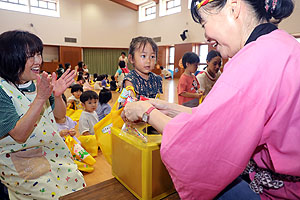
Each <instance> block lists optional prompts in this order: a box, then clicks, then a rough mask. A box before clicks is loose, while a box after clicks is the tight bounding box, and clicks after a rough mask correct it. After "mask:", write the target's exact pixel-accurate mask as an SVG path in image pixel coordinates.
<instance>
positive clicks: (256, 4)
mask: <svg viewBox="0 0 300 200" xmlns="http://www.w3.org/2000/svg"><path fill="white" fill-rule="evenodd" d="M244 1H245V2H247V4H248V5H250V6H251V7H252V9H253V11H254V12H255V14H256V18H257V20H258V21H263V20H267V21H268V22H269V21H270V19H272V18H274V19H276V20H277V21H276V22H275V23H279V22H280V21H281V20H282V19H284V18H286V17H288V16H290V15H291V14H292V12H293V10H294V2H293V1H292V0H276V2H277V3H276V4H275V7H273V6H272V5H273V2H275V0H269V1H268V5H266V1H264V0H244ZM200 2H201V1H200V0H192V3H191V14H192V17H193V19H194V21H195V22H197V23H200V24H201V23H202V20H203V19H202V17H201V16H200V15H199V12H198V8H197V5H198V3H200ZM226 2H227V0H214V1H211V2H209V3H207V5H205V6H203V9H205V11H207V12H210V10H212V9H214V8H216V9H217V10H221V9H222V8H224V6H225V5H226ZM266 8H269V9H266Z"/></svg>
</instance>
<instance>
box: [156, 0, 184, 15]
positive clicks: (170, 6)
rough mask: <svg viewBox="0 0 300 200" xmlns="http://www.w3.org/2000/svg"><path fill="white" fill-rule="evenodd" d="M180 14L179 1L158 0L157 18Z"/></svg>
mask: <svg viewBox="0 0 300 200" xmlns="http://www.w3.org/2000/svg"><path fill="white" fill-rule="evenodd" d="M179 12H181V0H160V1H159V16H165V15H171V14H175V13H179Z"/></svg>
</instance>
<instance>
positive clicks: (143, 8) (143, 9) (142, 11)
mask: <svg viewBox="0 0 300 200" xmlns="http://www.w3.org/2000/svg"><path fill="white" fill-rule="evenodd" d="M148 9H151V13H150V14H147V10H148ZM154 9H155V12H153V10H154ZM156 13H157V7H156V3H155V2H154V1H153V2H148V3H145V4H142V5H140V6H139V22H144V21H148V20H153V19H155V18H156Z"/></svg>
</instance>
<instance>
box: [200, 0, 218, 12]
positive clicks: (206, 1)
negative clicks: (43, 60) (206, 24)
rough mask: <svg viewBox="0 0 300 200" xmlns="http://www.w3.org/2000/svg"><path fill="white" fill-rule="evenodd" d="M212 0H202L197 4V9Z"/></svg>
mask: <svg viewBox="0 0 300 200" xmlns="http://www.w3.org/2000/svg"><path fill="white" fill-rule="evenodd" d="M212 1H214V0H202V1H200V3H198V4H197V9H198V10H199V9H200V8H201V6H205V5H206V4H207V3H209V2H212Z"/></svg>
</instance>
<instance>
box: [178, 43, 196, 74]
mask: <svg viewBox="0 0 300 200" xmlns="http://www.w3.org/2000/svg"><path fill="white" fill-rule="evenodd" d="M192 50H193V44H192V43H185V44H175V58H174V78H180V76H181V74H182V73H183V72H184V69H183V68H181V67H179V60H180V59H181V58H182V56H183V55H184V54H185V53H186V52H188V51H190V52H191V51H192Z"/></svg>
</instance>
